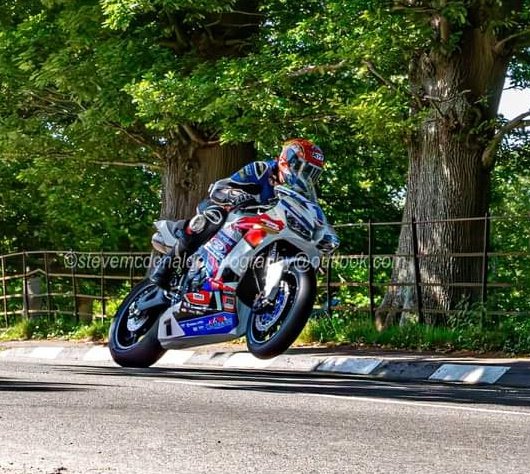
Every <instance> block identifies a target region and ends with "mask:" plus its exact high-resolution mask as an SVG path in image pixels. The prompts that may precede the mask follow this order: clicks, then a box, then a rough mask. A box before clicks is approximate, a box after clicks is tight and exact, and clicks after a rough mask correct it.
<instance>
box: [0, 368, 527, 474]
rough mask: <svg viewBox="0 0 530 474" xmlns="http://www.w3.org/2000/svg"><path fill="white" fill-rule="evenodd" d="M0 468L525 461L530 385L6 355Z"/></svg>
mask: <svg viewBox="0 0 530 474" xmlns="http://www.w3.org/2000/svg"><path fill="white" fill-rule="evenodd" d="M0 410H1V411H0V473H56V474H58V473H65V474H71V473H120V474H121V473H142V474H149V473H156V474H163V473H252V472H256V473H304V474H305V473H319V474H320V473H400V474H403V473H442V472H443V473H488V474H491V473H497V472H498V473H501V472H502V473H503V474H506V473H525V474H527V473H528V472H529V471H530V466H529V459H530V457H529V453H530V391H528V390H514V389H510V390H507V389H504V390H503V389H499V388H476V387H475V388H472V387H465V386H448V385H435V384H396V383H390V382H381V381H373V380H368V379H362V378H354V377H329V376H325V375H320V376H319V375H315V374H294V373H286V372H283V373H282V372H273V373H271V372H266V373H259V372H250V371H247V372H245V371H233V372H229V371H221V370H219V371H212V370H192V369H186V370H176V369H175V370H173V369H160V368H159V369H149V370H136V369H121V368H116V367H111V366H110V365H109V366H91V365H75V364H71V365H69V364H62V365H59V364H57V363H55V364H52V363H51V362H48V363H42V364H34V363H27V362H24V363H14V362H7V361H6V362H3V363H2V366H1V367H0Z"/></svg>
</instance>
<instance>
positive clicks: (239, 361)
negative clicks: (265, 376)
mask: <svg viewBox="0 0 530 474" xmlns="http://www.w3.org/2000/svg"><path fill="white" fill-rule="evenodd" d="M275 360H276V358H272V359H258V358H257V357H254V356H253V355H252V354H249V353H248V352H238V353H236V354H234V355H233V356H231V357H230V358H229V359H228V360H227V361H226V362H225V363H224V364H223V367H224V368H225V369H236V368H237V369H264V368H265V367H268V366H269V365H271V364H272V363H273V362H274V361H275Z"/></svg>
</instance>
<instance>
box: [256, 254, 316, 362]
mask: <svg viewBox="0 0 530 474" xmlns="http://www.w3.org/2000/svg"><path fill="white" fill-rule="evenodd" d="M315 297H316V277H315V271H314V269H313V268H312V267H311V266H310V265H301V264H300V263H299V262H293V263H292V264H291V265H289V267H288V269H287V270H286V271H285V272H284V274H283V276H282V279H281V281H280V289H279V292H278V296H277V298H276V301H275V303H274V305H273V307H269V308H267V309H265V310H263V309H261V310H256V309H255V308H253V309H252V312H251V315H250V317H249V321H248V327H247V333H246V340H247V347H248V350H249V351H250V352H251V353H252V354H254V355H255V356H256V357H258V358H260V359H270V358H272V357H276V356H277V355H280V354H282V353H283V352H285V351H286V350H287V349H288V348H289V347H290V345H291V344H292V343H293V342H294V341H295V340H296V338H297V337H298V336H299V334H300V333H301V332H302V329H304V326H305V324H306V322H307V320H308V318H309V315H310V314H311V310H312V309H313V304H314V302H315Z"/></svg>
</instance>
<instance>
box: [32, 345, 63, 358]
mask: <svg viewBox="0 0 530 474" xmlns="http://www.w3.org/2000/svg"><path fill="white" fill-rule="evenodd" d="M63 349H64V348H63V347H36V348H35V349H33V350H32V351H31V353H30V354H29V357H34V358H36V359H56V358H57V356H58V355H59V354H60V353H61V352H62V350H63Z"/></svg>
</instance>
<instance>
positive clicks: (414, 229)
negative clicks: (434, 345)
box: [411, 217, 425, 324]
mask: <svg viewBox="0 0 530 474" xmlns="http://www.w3.org/2000/svg"><path fill="white" fill-rule="evenodd" d="M411 227H412V252H413V255H412V258H413V261H414V286H415V288H416V300H417V303H418V322H419V323H420V324H424V323H425V317H424V315H423V299H422V294H421V274H420V262H419V258H418V257H419V246H418V226H417V224H416V219H415V218H414V217H412V221H411Z"/></svg>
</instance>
